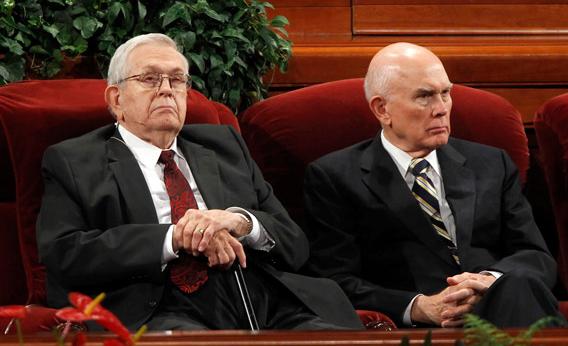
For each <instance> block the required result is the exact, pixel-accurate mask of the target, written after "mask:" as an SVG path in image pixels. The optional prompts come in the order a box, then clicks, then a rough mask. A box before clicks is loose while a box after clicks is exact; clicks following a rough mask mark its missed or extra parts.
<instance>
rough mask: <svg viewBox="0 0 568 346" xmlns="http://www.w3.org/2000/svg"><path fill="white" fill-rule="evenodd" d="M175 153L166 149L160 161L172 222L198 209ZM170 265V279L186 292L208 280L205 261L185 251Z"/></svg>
mask: <svg viewBox="0 0 568 346" xmlns="http://www.w3.org/2000/svg"><path fill="white" fill-rule="evenodd" d="M174 155H175V153H174V152H173V151H172V150H164V151H162V153H161V154H160V159H159V160H158V162H160V163H163V164H164V182H165V183H166V190H167V191H168V196H169V197H170V207H171V210H172V224H177V222H178V221H179V219H180V218H181V217H182V216H183V215H184V214H185V212H186V210H188V209H197V202H196V201H195V196H194V195H193V191H191V187H190V186H189V183H188V182H187V180H186V179H185V177H184V176H183V174H182V173H181V171H180V170H179V168H178V166H177V164H176V162H175V161H174ZM168 267H169V269H170V279H171V280H172V282H173V283H174V284H175V285H176V286H177V287H178V288H179V289H180V290H182V291H183V292H185V293H192V292H195V291H197V289H198V288H199V287H200V286H201V285H203V284H204V283H205V282H206V281H207V266H206V265H205V263H203V262H201V261H198V260H197V259H196V258H195V257H193V256H191V255H189V254H187V253H185V252H182V253H180V256H179V258H177V259H175V260H173V261H171V262H170V263H169V265H168Z"/></svg>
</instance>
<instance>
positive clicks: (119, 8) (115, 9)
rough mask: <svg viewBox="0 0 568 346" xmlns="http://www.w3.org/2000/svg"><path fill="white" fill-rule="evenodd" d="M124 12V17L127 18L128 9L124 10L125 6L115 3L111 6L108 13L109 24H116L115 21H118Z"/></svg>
mask: <svg viewBox="0 0 568 346" xmlns="http://www.w3.org/2000/svg"><path fill="white" fill-rule="evenodd" d="M121 12H122V15H123V16H124V17H126V9H125V8H124V5H123V4H121V3H120V2H113V4H112V5H110V7H109V9H108V12H107V22H108V23H109V24H112V23H114V21H116V19H117V18H118V15H119V14H120V13H121Z"/></svg>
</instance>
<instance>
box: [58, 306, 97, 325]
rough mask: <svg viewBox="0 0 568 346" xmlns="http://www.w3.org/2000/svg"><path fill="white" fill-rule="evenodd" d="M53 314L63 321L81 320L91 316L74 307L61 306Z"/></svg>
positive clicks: (88, 318) (86, 319)
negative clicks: (61, 307)
mask: <svg viewBox="0 0 568 346" xmlns="http://www.w3.org/2000/svg"><path fill="white" fill-rule="evenodd" d="M55 316H57V317H58V318H60V319H62V320H65V321H72V322H83V321H88V320H90V319H91V316H87V315H85V314H84V313H83V312H82V311H79V310H77V309H75V308H63V309H59V310H57V312H56V313H55Z"/></svg>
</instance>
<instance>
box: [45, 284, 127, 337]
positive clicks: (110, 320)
mask: <svg viewBox="0 0 568 346" xmlns="http://www.w3.org/2000/svg"><path fill="white" fill-rule="evenodd" d="M103 299H104V293H101V294H99V295H98V296H97V297H96V298H95V299H94V300H93V299H91V297H89V296H86V295H84V294H81V293H76V292H71V293H69V301H70V302H71V304H72V305H73V306H75V307H74V308H63V309H60V310H58V311H57V313H56V314H55V315H56V316H57V317H59V318H61V319H63V320H67V321H73V322H83V321H95V322H97V323H98V324H100V325H101V326H103V327H105V328H106V329H108V330H109V331H111V332H113V333H115V334H116V335H117V336H118V337H119V338H120V340H122V341H123V342H124V343H123V344H122V345H132V344H133V340H132V337H131V335H130V332H129V331H128V329H126V327H125V326H124V325H123V324H122V322H120V320H119V319H118V318H117V317H116V316H115V315H114V314H113V313H112V312H110V311H108V310H107V309H105V308H103V307H102V306H100V305H99V303H100V302H101V301H102V300H103ZM109 345H110V344H109Z"/></svg>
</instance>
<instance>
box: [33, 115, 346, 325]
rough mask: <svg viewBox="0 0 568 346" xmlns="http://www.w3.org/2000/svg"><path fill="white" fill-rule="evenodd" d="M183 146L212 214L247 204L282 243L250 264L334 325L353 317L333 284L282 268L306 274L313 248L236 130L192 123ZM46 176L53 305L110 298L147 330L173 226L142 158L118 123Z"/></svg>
mask: <svg viewBox="0 0 568 346" xmlns="http://www.w3.org/2000/svg"><path fill="white" fill-rule="evenodd" d="M178 146H179V147H180V148H181V150H182V151H183V153H184V156H185V157H186V159H187V160H188V162H189V164H190V166H191V169H192V172H193V174H194V176H195V179H196V181H197V185H198V186H199V190H200V192H201V193H202V195H203V198H204V199H205V202H206V204H207V206H208V208H210V209H224V208H227V207H230V206H239V207H242V208H245V209H247V210H248V211H250V212H251V213H252V214H254V215H255V216H256V217H257V219H258V220H259V221H260V222H261V223H262V225H263V226H264V227H265V228H266V230H267V231H268V233H269V234H270V236H271V237H272V238H273V239H274V240H275V241H276V246H275V247H274V248H273V249H272V250H271V251H270V252H269V253H268V254H267V253H264V252H263V253H262V255H261V254H260V252H259V253H252V252H249V253H248V257H249V258H248V261H247V263H249V265H258V266H260V267H262V268H263V269H264V270H265V271H266V272H268V273H269V274H270V275H271V276H274V277H276V278H277V279H278V280H280V281H281V282H282V283H284V284H285V286H286V287H288V288H289V289H290V290H291V291H292V292H293V293H295V294H296V295H297V296H298V298H300V299H301V300H302V301H303V302H304V303H305V304H306V305H307V306H308V307H309V308H311V309H312V310H313V311H314V312H315V313H317V314H318V315H320V316H321V317H323V318H324V319H328V321H329V322H332V323H339V324H341V323H344V322H345V319H347V320H349V319H350V318H351V319H352V318H353V316H354V315H355V313H354V311H353V309H352V307H351V305H350V304H349V301H348V300H347V299H346V298H342V296H343V297H344V295H343V293H342V292H341V289H340V288H339V287H338V286H337V285H336V284H335V283H334V282H333V281H331V280H325V281H322V280H321V279H313V278H307V277H300V276H298V275H295V274H291V273H286V272H281V271H279V270H289V271H296V270H297V269H298V268H300V266H302V265H303V264H304V262H305V261H306V260H307V258H308V242H307V239H306V237H305V235H304V234H303V233H302V231H301V230H300V229H299V227H298V226H297V225H296V224H295V223H294V222H293V221H292V220H291V219H290V218H289V216H288V214H287V213H286V211H285V210H284V208H283V207H282V205H281V204H280V202H279V201H278V200H277V199H276V198H275V196H274V195H273V193H272V189H271V187H270V185H269V184H267V183H266V182H265V181H264V179H263V177H262V174H261V172H260V171H259V169H258V167H257V166H256V164H255V163H254V162H253V161H252V159H251V157H250V155H249V153H248V151H247V149H246V147H245V144H244V142H243V141H242V139H241V138H240V136H238V135H237V134H236V132H235V131H234V130H233V129H232V128H231V127H228V126H214V125H190V126H185V127H184V128H183V129H182V131H181V133H180V135H179V136H178ZM42 170H43V175H44V180H45V194H44V198H43V201H42V206H41V211H40V215H39V218H38V224H37V241H38V247H39V254H40V258H41V260H42V262H43V263H44V264H45V266H46V270H47V281H48V287H47V296H48V305H50V306H53V307H61V306H66V305H68V302H67V292H69V291H80V292H83V293H87V294H90V295H96V294H98V293H100V292H106V293H107V298H106V299H105V301H104V303H103V305H104V306H105V307H107V308H109V309H110V310H111V311H113V312H114V313H116V314H117V315H118V317H119V318H120V319H121V320H122V321H123V322H124V323H125V324H126V325H127V326H128V327H129V328H131V329H134V328H137V327H139V326H140V325H141V324H142V323H143V322H144V321H145V320H146V319H147V318H148V317H149V316H150V315H151V313H152V311H153V310H154V309H155V308H156V307H157V305H158V304H159V302H160V298H161V297H162V292H163V289H164V284H165V282H166V280H167V278H166V275H165V274H164V272H162V270H161V263H160V258H161V254H162V244H163V243H164V238H165V235H166V232H167V229H168V227H169V225H165V224H158V219H157V216H156V211H155V209H154V205H153V203H152V199H151V195H150V192H149V190H148V188H147V185H146V182H145V180H144V176H143V174H142V171H141V170H140V167H139V165H138V163H137V162H136V159H135V158H134V156H133V155H132V153H131V152H130V150H129V149H128V148H127V147H126V145H125V144H124V143H123V142H122V140H121V139H120V135H119V134H118V131H116V129H115V126H114V125H109V126H106V127H103V128H100V129H98V130H95V131H93V132H91V133H88V134H86V135H84V136H82V137H78V138H75V139H71V140H67V141H64V142H62V143H59V144H57V145H55V146H52V147H50V148H48V149H47V151H46V152H45V155H44V160H43V168H42ZM275 268H278V270H277V269H275ZM321 292H326V294H325V295H322V294H321ZM328 294H329V295H331V297H330V296H326V295H328ZM238 299H239V298H238V297H235V303H236V304H237V303H238V302H239V300H238ZM333 299H337V300H338V301H339V305H341V304H342V299H344V301H345V304H346V305H344V306H343V309H342V308H339V309H336V308H338V306H332V305H333V304H329V302H330V301H333ZM337 311H342V312H343V313H342V314H341V315H338V314H337V313H336V312H337ZM350 312H351V314H352V315H351V316H349V313H350ZM355 321H357V320H356V319H355Z"/></svg>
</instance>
